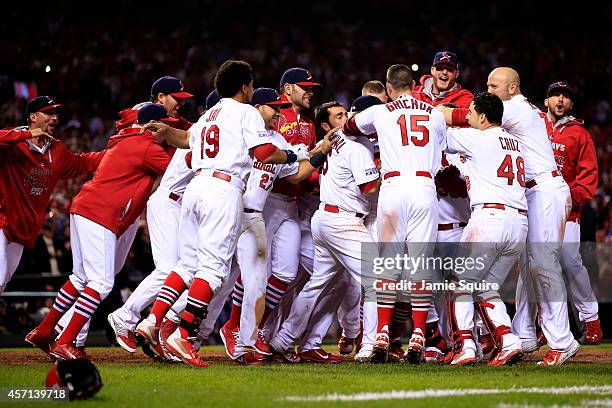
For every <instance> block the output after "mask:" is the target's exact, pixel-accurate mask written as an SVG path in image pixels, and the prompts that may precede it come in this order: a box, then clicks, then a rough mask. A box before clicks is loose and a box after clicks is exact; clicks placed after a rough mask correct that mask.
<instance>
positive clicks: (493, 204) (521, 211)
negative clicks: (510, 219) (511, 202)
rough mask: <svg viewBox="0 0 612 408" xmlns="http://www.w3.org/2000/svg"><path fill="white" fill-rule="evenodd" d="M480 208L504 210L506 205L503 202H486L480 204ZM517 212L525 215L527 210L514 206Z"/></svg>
mask: <svg viewBox="0 0 612 408" xmlns="http://www.w3.org/2000/svg"><path fill="white" fill-rule="evenodd" d="M482 208H496V209H498V210H505V209H506V206H505V205H504V204H497V203H486V204H483V205H482ZM508 208H514V207H508ZM514 209H515V210H516V211H517V212H518V213H519V214H521V215H524V216H525V217H526V216H527V211H525V210H520V209H518V208H514Z"/></svg>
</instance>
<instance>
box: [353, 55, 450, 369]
mask: <svg viewBox="0 0 612 408" xmlns="http://www.w3.org/2000/svg"><path fill="white" fill-rule="evenodd" d="M413 87H414V80H413V79H412V72H411V70H410V68H408V67H407V66H405V65H401V64H397V65H393V66H391V67H390V68H389V70H388V71H387V91H388V94H389V97H390V98H391V100H392V102H389V103H387V104H385V105H380V106H373V107H371V108H369V109H366V110H365V111H363V112H361V113H359V114H357V115H355V116H353V117H352V118H351V119H350V120H349V121H348V122H347V124H346V125H345V130H346V133H347V134H353V133H356V132H361V133H364V134H367V135H369V134H372V133H374V132H377V134H378V142H379V146H380V158H381V162H382V171H381V173H382V175H383V182H382V186H381V189H380V194H379V201H378V214H377V221H378V241H379V242H382V243H389V244H385V245H382V248H381V256H382V257H385V256H390V257H392V258H393V257H395V255H396V254H403V253H404V250H405V247H406V245H405V244H404V243H408V244H409V245H408V247H409V248H408V255H409V256H417V254H425V255H427V254H430V253H431V252H432V251H433V246H432V245H431V244H430V243H432V242H435V236H436V232H437V224H438V200H437V197H436V191H435V185H434V182H433V178H432V174H436V172H437V170H438V168H439V167H440V162H441V159H442V150H443V149H444V148H445V133H446V125H445V123H444V117H443V115H441V114H440V112H439V111H437V110H436V109H434V108H433V107H432V106H431V105H429V104H427V103H425V102H422V101H418V100H416V99H414V98H413V97H412V96H411V94H412V89H413ZM406 185H409V186H410V188H406ZM393 242H395V243H400V245H398V244H393ZM390 272H391V277H390V279H389V280H391V281H397V280H398V278H399V276H400V274H401V271H399V270H397V269H394V270H393V271H390ZM411 273H412V276H411V280H412V282H414V283H415V284H414V286H413V287H412V289H413V290H412V291H411V306H412V316H413V320H414V331H413V334H412V337H411V339H410V342H409V345H408V350H407V351H406V353H407V354H406V356H405V358H406V359H407V360H408V361H410V362H411V363H414V364H418V363H420V361H421V357H422V354H423V347H424V341H425V339H424V334H425V326H426V320H427V310H428V308H429V304H430V301H431V291H429V290H427V288H426V285H425V283H426V282H427V281H429V279H430V278H431V277H430V276H429V275H430V274H429V272H428V271H427V270H426V269H425V268H419V269H415V270H413V271H411ZM379 288H380V289H382V290H378V291H377V292H378V293H377V299H378V301H377V302H378V335H377V340H376V346H375V347H374V351H373V354H372V359H371V360H372V362H375V363H384V362H386V361H387V356H388V354H387V353H388V349H389V324H390V321H391V316H392V314H393V305H394V303H395V299H396V293H395V291H394V290H385V285H383V286H381V287H379Z"/></svg>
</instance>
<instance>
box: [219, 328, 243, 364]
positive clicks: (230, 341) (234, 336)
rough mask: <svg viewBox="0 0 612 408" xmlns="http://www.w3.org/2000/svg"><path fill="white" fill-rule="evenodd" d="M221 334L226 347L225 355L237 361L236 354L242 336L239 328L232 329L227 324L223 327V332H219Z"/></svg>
mask: <svg viewBox="0 0 612 408" xmlns="http://www.w3.org/2000/svg"><path fill="white" fill-rule="evenodd" d="M219 334H220V335H221V340H223V345H224V346H225V353H226V354H227V355H228V356H229V358H231V359H232V360H235V359H236V357H234V354H235V353H236V344H237V343H238V338H239V336H240V329H239V328H238V327H234V328H230V327H228V325H227V323H225V324H224V325H223V327H221V330H219Z"/></svg>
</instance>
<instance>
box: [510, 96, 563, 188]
mask: <svg viewBox="0 0 612 408" xmlns="http://www.w3.org/2000/svg"><path fill="white" fill-rule="evenodd" d="M543 115H544V113H542V112H541V111H540V109H539V108H538V107H537V106H535V105H532V104H531V103H530V102H529V101H528V100H527V98H525V97H524V96H523V95H516V96H514V97H513V98H512V99H510V100H507V101H504V116H503V118H502V127H503V128H504V129H506V130H507V131H508V132H510V133H512V134H513V135H514V136H515V137H516V138H517V139H518V141H519V142H520V144H521V148H522V149H523V151H522V154H523V157H524V159H525V177H526V180H527V181H529V180H532V179H534V178H535V177H537V176H539V175H541V174H545V173H549V174H550V172H552V171H553V170H557V164H556V162H555V156H554V153H553V149H552V146H551V144H550V140H549V139H548V132H547V130H546V122H545V121H544V116H543Z"/></svg>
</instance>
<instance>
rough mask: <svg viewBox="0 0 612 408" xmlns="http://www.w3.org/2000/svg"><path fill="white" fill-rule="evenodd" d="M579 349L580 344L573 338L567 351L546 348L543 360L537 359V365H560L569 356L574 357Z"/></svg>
mask: <svg viewBox="0 0 612 408" xmlns="http://www.w3.org/2000/svg"><path fill="white" fill-rule="evenodd" d="M578 350H580V344H578V342H577V341H575V340H574V344H572V345H571V346H570V348H569V350H568V351H556V350H552V349H551V350H548V353H546V355H545V356H544V360H542V361H538V363H537V364H538V365H539V366H554V365H561V364H563V363H564V362H566V361H567V360H568V359H569V358H571V357H574V356H575V355H576V353H578Z"/></svg>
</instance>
